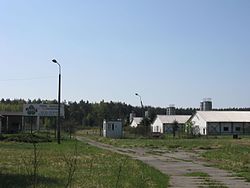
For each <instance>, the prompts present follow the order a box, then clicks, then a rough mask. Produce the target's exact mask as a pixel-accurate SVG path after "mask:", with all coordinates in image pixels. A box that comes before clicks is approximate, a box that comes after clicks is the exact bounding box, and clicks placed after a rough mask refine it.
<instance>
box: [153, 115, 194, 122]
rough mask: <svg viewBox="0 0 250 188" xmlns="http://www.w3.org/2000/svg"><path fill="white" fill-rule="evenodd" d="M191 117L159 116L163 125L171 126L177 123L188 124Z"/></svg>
mask: <svg viewBox="0 0 250 188" xmlns="http://www.w3.org/2000/svg"><path fill="white" fill-rule="evenodd" d="M190 117H191V116H186V115H157V118H159V119H160V121H161V122H162V123H166V124H171V123H173V122H174V121H177V122H178V123H180V124H184V123H186V122H187V121H188V120H189V118H190Z"/></svg>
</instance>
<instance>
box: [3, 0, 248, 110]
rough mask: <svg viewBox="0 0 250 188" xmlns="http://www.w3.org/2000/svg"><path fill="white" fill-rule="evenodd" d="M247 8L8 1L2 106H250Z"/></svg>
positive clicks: (219, 3)
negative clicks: (207, 102) (18, 101)
mask: <svg viewBox="0 0 250 188" xmlns="http://www.w3.org/2000/svg"><path fill="white" fill-rule="evenodd" d="M249 33H250V1H248V0H237V1H236V0H154V1H153V0H136V1H135V0H121V1H117V0H91V1H90V0H72V1H66V0H53V1H52V0H43V1H38V0H37V1H35V0H26V1H19V0H0V65H1V66H0V70H1V74H0V91H1V94H0V98H11V99H13V98H24V99H28V98H29V99H34V98H41V99H56V98H57V71H58V69H57V66H56V65H54V64H52V63H51V59H53V58H56V59H57V60H58V61H59V62H60V63H61V65H62V77H63V80H62V81H63V82H62V83H63V85H62V89H63V94H62V98H63V100H67V101H75V100H76V101H79V100H81V99H83V100H89V101H91V102H95V101H96V102H98V101H100V100H102V99H104V100H105V101H110V100H112V101H121V102H125V103H129V104H132V105H138V106H139V105H140V103H139V99H138V97H136V96H135V95H134V93H135V92H138V93H140V94H141V95H142V97H143V101H144V103H145V104H146V105H152V106H161V107H165V106H168V105H169V104H175V105H176V106H177V107H199V102H200V100H201V99H202V98H204V97H211V98H212V99H213V102H214V106H215V107H218V108H219V107H233V106H235V107H249V106H250V82H249V80H250V77H249V72H250V53H249V52H250V51H249V50H250V35H249Z"/></svg>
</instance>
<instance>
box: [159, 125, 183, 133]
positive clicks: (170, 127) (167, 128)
mask: <svg viewBox="0 0 250 188" xmlns="http://www.w3.org/2000/svg"><path fill="white" fill-rule="evenodd" d="M173 126H174V125H173V124H172V123H169V124H168V123H167V124H163V132H164V133H173ZM184 128H185V124H180V123H179V124H178V129H177V130H176V131H177V132H181V131H183V130H184Z"/></svg>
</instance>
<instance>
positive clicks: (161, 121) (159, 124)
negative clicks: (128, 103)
mask: <svg viewBox="0 0 250 188" xmlns="http://www.w3.org/2000/svg"><path fill="white" fill-rule="evenodd" d="M190 117H191V116H184V115H157V116H156V119H155V120H154V122H153V124H152V125H151V127H152V132H158V133H166V132H172V131H173V123H174V122H175V121H177V122H178V127H183V126H184V125H185V123H186V122H187V121H188V120H189V119H190Z"/></svg>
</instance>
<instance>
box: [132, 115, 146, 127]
mask: <svg viewBox="0 0 250 188" xmlns="http://www.w3.org/2000/svg"><path fill="white" fill-rule="evenodd" d="M142 120H143V118H142V117H134V118H133V120H132V122H131V123H130V127H138V125H140V123H141V121H142Z"/></svg>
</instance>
